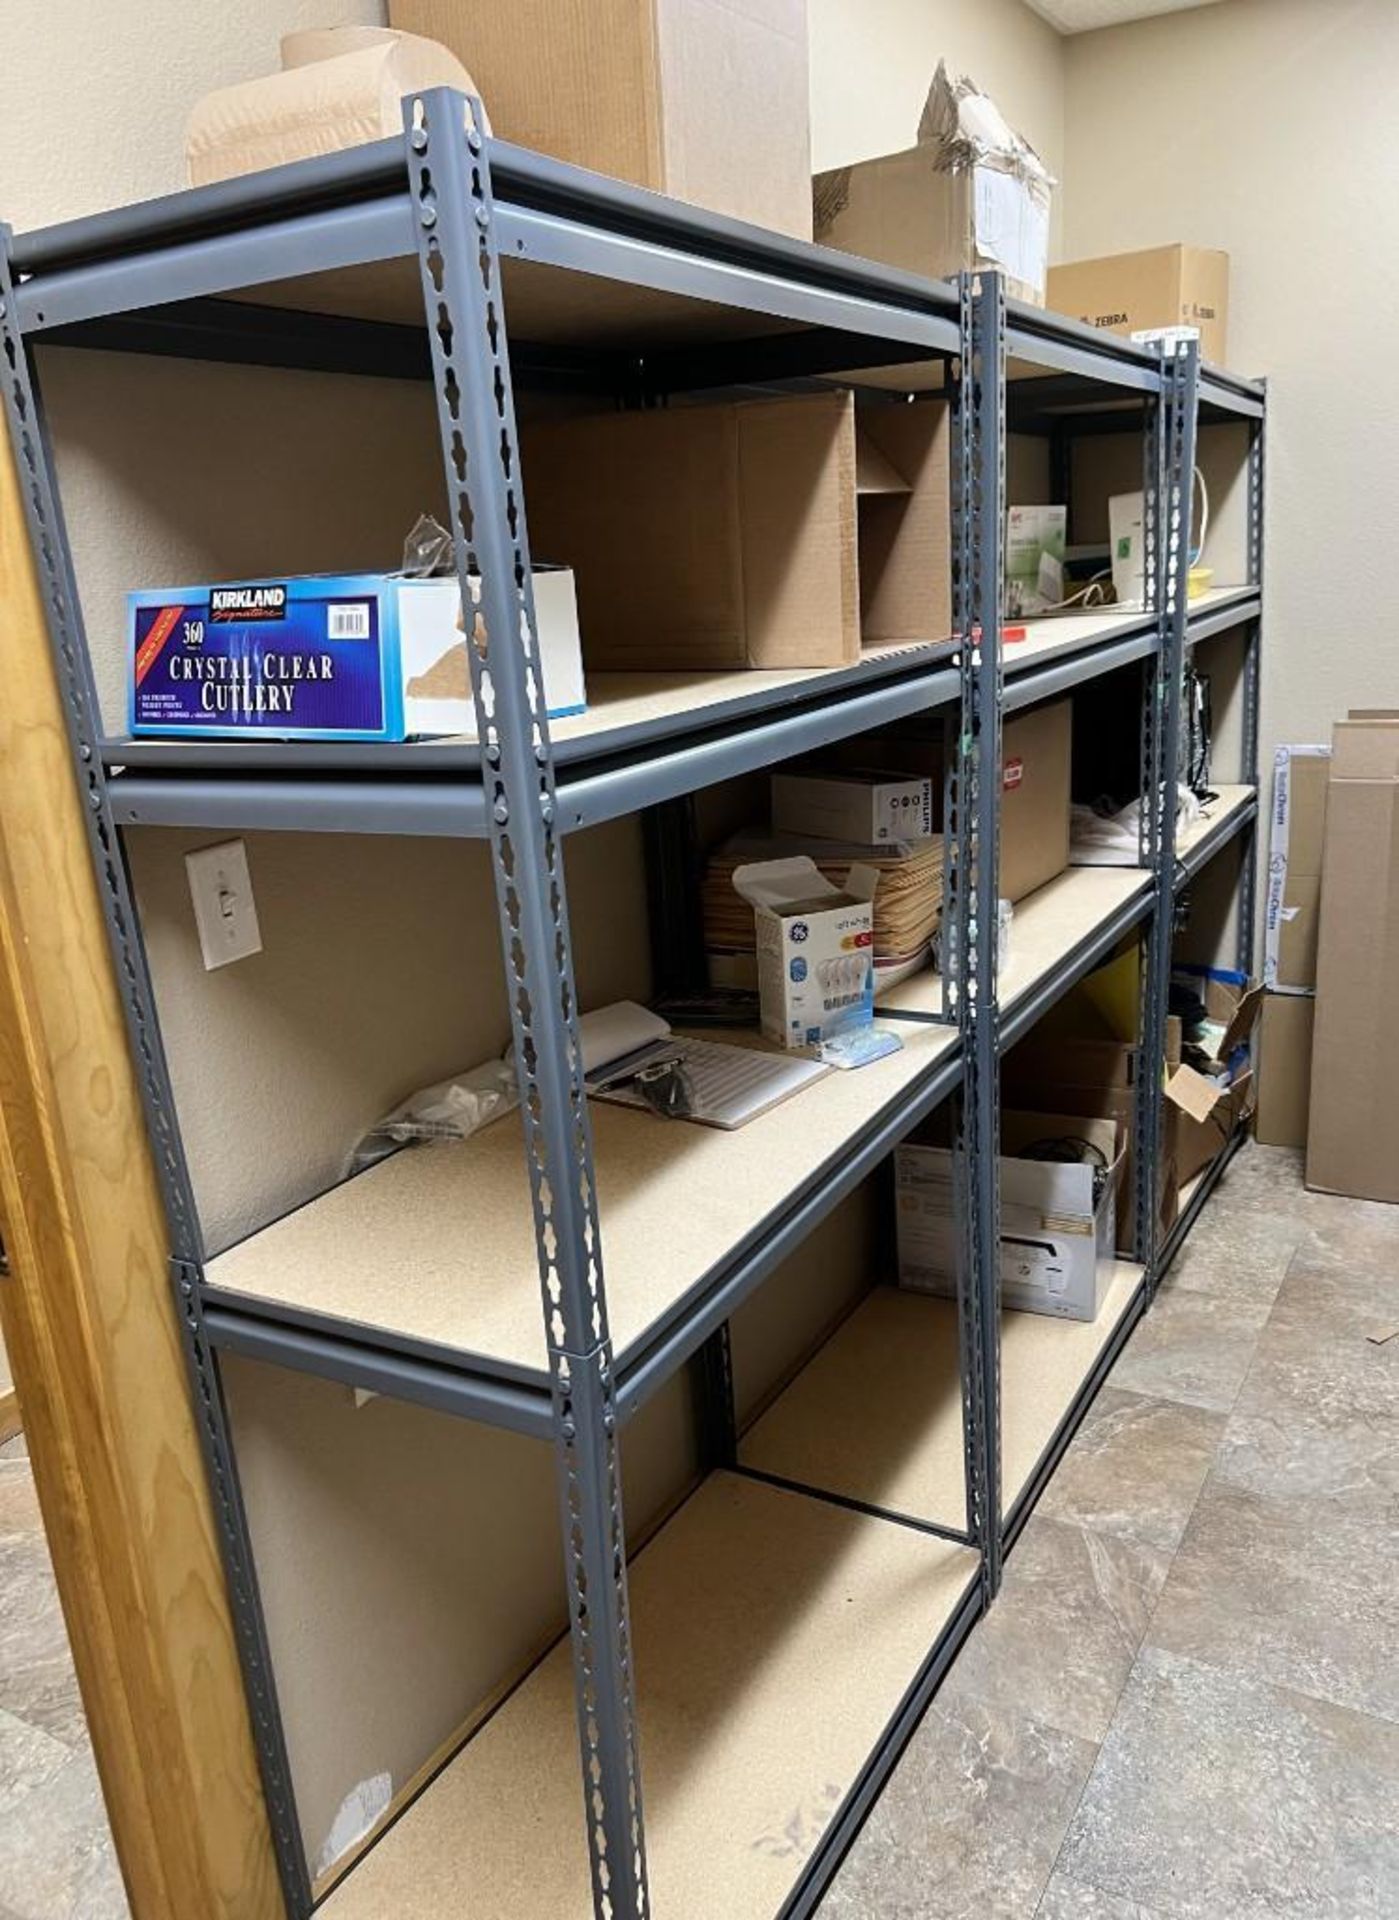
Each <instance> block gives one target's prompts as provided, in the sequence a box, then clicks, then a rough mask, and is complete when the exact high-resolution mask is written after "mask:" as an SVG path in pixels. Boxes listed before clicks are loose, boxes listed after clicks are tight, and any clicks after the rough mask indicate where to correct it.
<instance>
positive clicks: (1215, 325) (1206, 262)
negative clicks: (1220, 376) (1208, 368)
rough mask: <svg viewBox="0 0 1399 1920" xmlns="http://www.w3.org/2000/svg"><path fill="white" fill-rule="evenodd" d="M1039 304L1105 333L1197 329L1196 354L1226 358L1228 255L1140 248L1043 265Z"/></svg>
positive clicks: (1210, 250) (1221, 362)
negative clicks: (1045, 283) (1044, 278)
mask: <svg viewBox="0 0 1399 1920" xmlns="http://www.w3.org/2000/svg"><path fill="white" fill-rule="evenodd" d="M1046 298H1047V302H1048V304H1049V306H1050V307H1051V308H1052V309H1053V310H1054V312H1055V313H1067V314H1069V315H1070V316H1071V317H1072V318H1073V319H1075V320H1082V321H1084V322H1085V323H1086V324H1087V325H1088V326H1090V327H1101V328H1103V329H1104V330H1105V331H1107V332H1109V333H1124V334H1131V333H1140V332H1144V331H1146V330H1148V329H1152V328H1157V327H1198V328H1199V329H1200V357H1201V358H1202V359H1203V360H1209V361H1212V362H1214V364H1216V365H1218V366H1222V365H1224V364H1225V363H1226V360H1227V355H1228V345H1229V256H1228V254H1227V253H1221V252H1219V251H1218V250H1217V249H1216V248H1213V247H1184V246H1174V247H1147V248H1144V249H1142V250H1141V251H1140V252H1138V253H1113V254H1106V255H1104V256H1103V257H1101V258H1100V259H1097V260H1071V261H1067V262H1065V264H1064V265H1063V266H1058V267H1051V268H1050V269H1049V283H1048V290H1047V295H1046Z"/></svg>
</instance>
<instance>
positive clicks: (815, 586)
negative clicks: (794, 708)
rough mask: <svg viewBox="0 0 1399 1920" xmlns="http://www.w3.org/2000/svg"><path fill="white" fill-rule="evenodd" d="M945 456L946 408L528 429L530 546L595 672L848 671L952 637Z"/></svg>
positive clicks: (844, 397) (816, 398) (684, 414)
mask: <svg viewBox="0 0 1399 1920" xmlns="http://www.w3.org/2000/svg"><path fill="white" fill-rule="evenodd" d="M948 444H949V419H948V409H947V406H946V404H945V403H944V402H941V401H935V402H931V403H924V402H919V403H918V404H916V405H911V406H900V407H893V406H878V405H876V406H871V407H869V408H868V409H861V410H860V412H859V415H858V427H857V414H856V409H855V405H854V401H853V399H852V397H851V396H850V395H849V394H848V393H820V394H800V395H795V396H792V397H789V398H783V399H775V400H757V401H741V402H737V403H721V404H718V405H713V406H693V407H665V408H658V409H652V410H647V411H641V412H630V413H606V414H597V415H585V416H581V417H577V418H573V419H561V420H551V421H547V422H535V423H533V424H532V425H527V426H525V427H524V428H523V429H522V432H521V467H522V473H523V477H524V486H525V505H526V511H527V513H528V516H529V526H530V539H531V541H532V543H533V545H534V547H535V549H536V551H538V552H540V553H548V554H549V555H550V556H551V558H554V559H557V560H560V561H565V562H567V564H569V565H570V566H572V567H573V569H574V572H575V574H576V575H577V580H578V611H579V619H580V621H581V624H582V631H583V652H584V659H585V660H586V662H587V665H588V667H589V668H590V669H601V668H614V669H621V670H633V671H635V670H642V671H659V672H672V671H674V672H711V671H718V670H720V669H723V668H732V667H836V666H849V665H853V664H855V663H856V662H857V661H858V660H859V658H860V648H861V644H862V640H863V642H866V643H870V644H873V643H876V642H882V641H912V640H936V639H941V638H944V637H945V636H946V635H947V634H948V633H949V632H950V631H951V626H952V604H951V560H950V538H951V531H950V529H951V521H950V509H949V504H948Z"/></svg>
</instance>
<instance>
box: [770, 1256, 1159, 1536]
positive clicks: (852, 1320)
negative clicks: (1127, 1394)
mask: <svg viewBox="0 0 1399 1920" xmlns="http://www.w3.org/2000/svg"><path fill="white" fill-rule="evenodd" d="M1141 1277H1142V1270H1141V1268H1140V1267H1136V1266H1133V1265H1131V1264H1130V1263H1128V1262H1126V1261H1119V1262H1118V1263H1117V1267H1116V1270H1115V1272H1114V1274H1113V1278H1112V1281H1111V1283H1110V1285H1109V1287H1108V1291H1107V1294H1106V1296H1105V1298H1104V1301H1103V1308H1102V1311H1101V1313H1100V1314H1099V1315H1098V1318H1097V1319H1096V1320H1095V1321H1093V1322H1091V1323H1089V1322H1084V1321H1077V1320H1056V1319H1053V1318H1051V1317H1050V1316H1048V1315H1046V1314H1038V1313H1020V1312H1012V1311H1009V1310H1007V1311H1003V1312H1002V1314H1001V1430H1002V1445H1003V1449H1004V1451H1003V1462H1004V1464H1003V1488H1002V1493H1003V1500H1004V1504H1005V1506H1006V1507H1009V1506H1010V1505H1011V1503H1012V1502H1013V1501H1014V1500H1015V1499H1016V1497H1017V1496H1018V1495H1019V1493H1020V1491H1021V1489H1022V1488H1023V1487H1024V1486H1025V1485H1026V1484H1027V1483H1028V1482H1029V1479H1030V1476H1031V1475H1032V1474H1033V1472H1034V1470H1035V1467H1036V1466H1037V1464H1038V1463H1039V1461H1040V1459H1041V1457H1042V1456H1043V1454H1044V1451H1045V1449H1046V1447H1048V1446H1049V1444H1050V1442H1051V1441H1052V1440H1053V1439H1054V1436H1055V1434H1056V1433H1057V1431H1058V1429H1059V1426H1060V1424H1061V1422H1062V1421H1063V1419H1064V1417H1065V1415H1066V1414H1067V1413H1068V1412H1069V1409H1070V1408H1071V1407H1072V1405H1073V1403H1074V1400H1075V1398H1076V1397H1077V1395H1078V1393H1079V1391H1080V1389H1081V1388H1082V1386H1083V1383H1084V1381H1085V1380H1086V1379H1087V1378H1088V1376H1089V1374H1090V1373H1091V1371H1092V1369H1093V1365H1094V1362H1095V1361H1096V1360H1097V1358H1098V1356H1099V1354H1101V1353H1102V1351H1103V1349H1104V1348H1105V1347H1106V1346H1107V1344H1108V1342H1109V1340H1110V1339H1111V1338H1112V1335H1113V1332H1114V1330H1115V1329H1116V1327H1117V1326H1118V1324H1119V1322H1120V1321H1121V1319H1122V1316H1123V1314H1124V1313H1126V1312H1127V1310H1128V1309H1129V1307H1130V1306H1131V1304H1132V1301H1133V1298H1134V1296H1135V1294H1136V1291H1137V1288H1138V1285H1139V1284H1140V1281H1141ZM739 1459H740V1461H741V1463H742V1464H743V1465H744V1466H745V1467H750V1468H753V1469H755V1470H757V1471H760V1472H763V1473H770V1474H775V1475H777V1476H778V1477H779V1478H781V1479H784V1480H793V1481H798V1482H800V1483H801V1484H803V1485H805V1486H811V1487H819V1488H820V1489H822V1491H824V1492H827V1493H835V1494H840V1495H842V1496H843V1497H844V1498H846V1499H851V1500H859V1501H863V1502H865V1503H866V1504H868V1505H869V1506H873V1507H880V1508H883V1509H885V1510H886V1511H888V1512H891V1513H898V1514H904V1515H906V1516H908V1517H909V1518H912V1519H916V1520H925V1521H931V1522H933V1523H934V1524H936V1525H938V1526H943V1527H953V1528H961V1527H965V1525H966V1524H967V1522H966V1480H965V1472H964V1466H963V1450H962V1399H961V1386H960V1382H959V1374H958V1340H957V1305H956V1302H955V1301H953V1300H942V1299H938V1298H936V1297H935V1296H933V1295H931V1294H923V1293H911V1292H905V1291H904V1290H902V1289H901V1288H898V1287H891V1286H877V1287H875V1288H873V1289H872V1291H871V1292H870V1293H868V1294H867V1295H866V1296H865V1298H864V1299H863V1300H862V1301H861V1303H860V1305H859V1306H858V1307H857V1308H856V1309H855V1311H854V1312H853V1313H852V1314H851V1315H850V1316H849V1318H848V1319H846V1320H845V1321H843V1322H842V1323H841V1325H840V1326H839V1327H838V1328H837V1329H836V1331H835V1333H833V1334H832V1336H831V1338H830V1339H829V1340H828V1341H827V1342H826V1344H825V1345H824V1346H823V1347H822V1348H821V1349H820V1350H819V1351H818V1352H817V1353H816V1354H815V1355H814V1356H813V1358H812V1359H811V1360H810V1361H809V1362H808V1364H807V1365H806V1366H805V1367H804V1368H803V1369H802V1371H801V1373H799V1374H798V1375H797V1377H796V1379H795V1380H793V1381H792V1382H791V1384H790V1385H789V1386H788V1387H787V1388H786V1389H785V1390H784V1392H783V1393H782V1394H780V1395H779V1397H778V1398H777V1400H775V1401H774V1402H773V1404H772V1406H771V1407H769V1408H768V1409H767V1411H766V1412H765V1413H764V1414H762V1415H761V1416H760V1418H759V1419H758V1420H757V1421H756V1422H755V1423H754V1425H753V1426H752V1427H751V1428H750V1429H749V1431H748V1432H747V1433H746V1434H745V1435H744V1437H743V1440H742V1443H741V1445H740V1448H739Z"/></svg>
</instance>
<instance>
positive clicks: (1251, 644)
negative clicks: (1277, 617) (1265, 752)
mask: <svg viewBox="0 0 1399 1920" xmlns="http://www.w3.org/2000/svg"><path fill="white" fill-rule="evenodd" d="M1266 420H1267V416H1266V414H1265V415H1264V416H1263V417H1262V418H1261V419H1258V420H1254V421H1252V422H1250V425H1249V439H1248V579H1249V584H1250V586H1254V587H1257V588H1258V590H1259V594H1260V597H1261V594H1262V590H1263V488H1264V480H1265V474H1264V464H1263V460H1264V451H1265V441H1266V435H1267V425H1266ZM1260 606H1261V598H1260ZM1262 648H1263V616H1262V613H1261V611H1260V613H1259V614H1258V617H1257V618H1256V619H1254V620H1251V621H1250V622H1249V625H1248V628H1247V631H1246V634H1245V638H1244V673H1243V699H1244V715H1243V721H1244V724H1243V748H1242V752H1241V754H1240V756H1239V757H1240V767H1239V778H1240V780H1241V781H1242V782H1243V784H1244V785H1245V786H1249V787H1256V786H1257V785H1258V732H1259V697H1260V681H1261V678H1262ZM1258 834H1259V826H1258V823H1257V821H1255V822H1254V824H1253V826H1252V827H1251V828H1250V830H1249V834H1248V838H1247V840H1246V842H1245V844H1244V849H1243V863H1242V867H1241V870H1240V874H1239V902H1238V916H1239V923H1238V951H1237V953H1236V955H1235V965H1236V966H1237V967H1238V969H1239V972H1240V973H1244V974H1251V973H1252V971H1253V937H1254V912H1255V902H1256V898H1257V887H1258Z"/></svg>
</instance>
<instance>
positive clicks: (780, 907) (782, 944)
mask: <svg viewBox="0 0 1399 1920" xmlns="http://www.w3.org/2000/svg"><path fill="white" fill-rule="evenodd" d="M733 880H734V886H735V887H736V888H737V889H738V891H739V892H740V893H741V894H742V895H743V897H744V899H745V900H747V901H748V902H749V903H750V905H751V906H752V908H753V917H754V924H755V930H756V934H757V950H758V1004H759V1012H760V1016H761V1022H762V1029H763V1032H764V1033H765V1034H766V1035H767V1037H768V1039H769V1040H775V1041H776V1042H777V1043H778V1045H779V1046H782V1047H785V1048H786V1049H787V1051H788V1052H789V1053H816V1052H819V1050H820V1047H821V1043H822V1042H823V1041H825V1040H829V1039H831V1038H832V1037H833V1036H834V1035H836V1034H838V1033H845V1032H847V1031H848V1030H849V1029H850V1028H852V1027H858V1026H864V1025H867V1024H868V1023H869V1022H870V1021H872V1020H873V1019H874V894H875V888H876V887H877V886H878V884H879V874H878V872H877V871H876V869H875V868H873V867H869V866H862V865H856V866H852V867H851V869H850V871H849V873H848V874H847V875H846V880H845V885H844V887H837V886H833V885H832V884H831V882H830V881H829V880H827V879H826V877H825V876H824V874H823V873H822V872H821V870H820V868H819V867H818V866H817V865H816V863H815V861H814V860H809V859H808V858H807V857H806V856H805V854H797V855H794V856H793V857H792V858H790V859H786V860H758V861H753V862H751V863H750V864H749V865H747V866H742V867H737V868H735V870H734V877H733Z"/></svg>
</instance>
